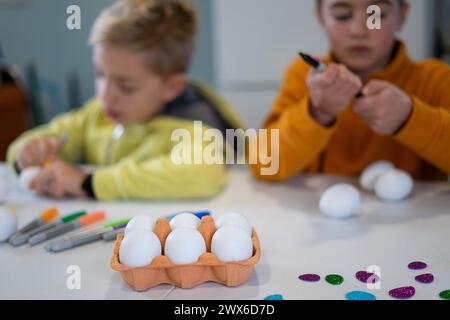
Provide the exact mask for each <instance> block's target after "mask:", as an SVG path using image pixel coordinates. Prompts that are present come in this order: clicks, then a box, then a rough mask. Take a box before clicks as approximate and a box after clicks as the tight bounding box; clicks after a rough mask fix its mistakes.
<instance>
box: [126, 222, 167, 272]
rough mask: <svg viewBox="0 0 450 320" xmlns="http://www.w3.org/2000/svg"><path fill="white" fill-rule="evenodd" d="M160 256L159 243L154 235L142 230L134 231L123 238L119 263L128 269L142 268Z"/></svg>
mask: <svg viewBox="0 0 450 320" xmlns="http://www.w3.org/2000/svg"><path fill="white" fill-rule="evenodd" d="M160 255H161V242H160V241H159V238H158V237H157V236H156V234H154V233H153V232H151V231H148V230H144V229H135V230H133V231H132V232H130V233H128V234H127V235H125V237H124V238H123V240H122V243H121V245H120V250H119V261H120V263H121V264H123V265H124V266H128V267H144V266H147V265H149V264H150V263H151V262H152V261H153V259H155V258H156V257H158V256H160Z"/></svg>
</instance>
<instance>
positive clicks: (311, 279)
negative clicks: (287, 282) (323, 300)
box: [298, 273, 320, 282]
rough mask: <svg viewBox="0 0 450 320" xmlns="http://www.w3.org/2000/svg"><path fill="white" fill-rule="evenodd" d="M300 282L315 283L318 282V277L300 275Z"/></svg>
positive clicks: (314, 275) (315, 275)
mask: <svg viewBox="0 0 450 320" xmlns="http://www.w3.org/2000/svg"><path fill="white" fill-rule="evenodd" d="M298 278H299V279H300V280H302V281H306V282H317V281H319V280H320V276H319V275H317V274H312V273H309V274H302V275H301V276H299V277H298Z"/></svg>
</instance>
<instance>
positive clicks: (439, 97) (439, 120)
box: [395, 62, 450, 174]
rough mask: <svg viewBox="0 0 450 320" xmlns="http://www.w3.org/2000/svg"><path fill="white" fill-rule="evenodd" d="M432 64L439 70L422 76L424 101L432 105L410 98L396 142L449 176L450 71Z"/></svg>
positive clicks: (446, 67)
mask: <svg viewBox="0 0 450 320" xmlns="http://www.w3.org/2000/svg"><path fill="white" fill-rule="evenodd" d="M434 64H439V65H440V66H439V68H430V73H431V74H430V76H428V77H427V76H423V78H425V79H426V81H427V88H428V91H427V97H426V99H427V101H431V103H426V102H424V101H423V100H421V99H419V98H417V97H416V96H414V95H413V96H412V101H413V110H412V114H411V116H410V118H409V120H408V122H407V123H406V125H405V126H404V127H403V128H402V130H400V132H399V133H397V134H396V135H395V139H396V140H398V141H399V142H401V143H403V144H404V145H406V146H408V147H409V148H411V149H412V150H414V151H415V152H417V154H418V155H419V156H421V157H422V158H424V159H425V160H427V161H428V162H430V163H431V164H433V165H434V166H436V167H437V168H439V169H440V170H442V171H443V172H445V173H447V174H450V95H449V94H448V92H449V91H450V68H449V67H448V65H445V64H443V63H440V62H434ZM418 81H422V80H421V79H420V80H418ZM424 99H425V98H424Z"/></svg>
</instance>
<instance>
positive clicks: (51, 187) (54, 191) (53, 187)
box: [47, 179, 64, 199]
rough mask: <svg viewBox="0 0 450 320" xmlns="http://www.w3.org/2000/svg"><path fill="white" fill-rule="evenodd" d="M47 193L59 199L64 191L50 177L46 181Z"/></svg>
mask: <svg viewBox="0 0 450 320" xmlns="http://www.w3.org/2000/svg"><path fill="white" fill-rule="evenodd" d="M47 194H49V195H50V196H52V197H54V198H57V199H61V198H63V197H64V191H63V189H62V188H61V186H60V185H59V184H58V183H57V182H56V180H55V179H52V180H50V181H49V182H48V190H47Z"/></svg>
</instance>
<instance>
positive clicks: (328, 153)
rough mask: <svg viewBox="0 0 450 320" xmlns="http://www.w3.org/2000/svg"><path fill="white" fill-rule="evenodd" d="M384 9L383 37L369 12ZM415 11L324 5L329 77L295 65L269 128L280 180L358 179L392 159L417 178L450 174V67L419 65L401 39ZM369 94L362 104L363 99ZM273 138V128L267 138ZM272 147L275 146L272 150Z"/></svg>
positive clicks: (356, 3)
mask: <svg viewBox="0 0 450 320" xmlns="http://www.w3.org/2000/svg"><path fill="white" fill-rule="evenodd" d="M372 4H376V5H378V6H379V8H380V9H381V29H375V30H369V28H368V26H367V19H368V15H367V8H368V7H369V5H372ZM408 10H409V4H408V3H407V1H406V0H381V1H372V0H362V1H361V0H322V1H317V17H318V20H319V22H320V24H321V26H322V27H323V29H324V30H325V33H326V35H327V37H328V40H329V42H330V46H331V54H330V55H329V56H328V57H326V58H325V59H324V60H323V61H324V63H325V64H327V68H326V70H325V72H323V73H320V72H318V71H315V70H313V69H312V68H311V67H310V66H309V65H307V64H306V63H305V62H304V61H302V60H300V59H297V60H296V61H294V63H293V64H292V65H291V66H290V68H289V69H288V71H287V74H286V79H285V81H284V84H283V86H282V88H281V92H280V94H279V96H278V98H277V99H276V101H275V103H274V105H273V108H272V111H271V113H270V115H269V117H268V119H267V121H266V122H265V128H267V129H278V130H279V136H280V139H279V163H280V165H279V166H280V169H279V171H278V173H277V174H276V175H272V176H263V175H261V173H260V172H261V170H260V169H261V167H264V165H262V164H261V163H258V164H256V165H253V166H252V169H253V171H254V173H255V175H256V176H258V177H259V178H261V179H264V180H269V181H282V180H285V179H288V178H290V177H292V176H294V175H297V174H298V173H300V172H311V173H318V172H319V173H326V174H342V175H358V174H360V173H361V172H362V170H363V169H364V168H365V167H366V166H367V165H369V164H370V163H372V162H374V161H377V160H382V159H383V160H389V161H391V162H393V163H394V164H395V165H396V166H397V167H398V168H400V169H403V170H406V171H408V172H409V173H410V174H412V175H413V176H414V177H415V178H418V179H446V177H447V175H449V174H450V95H449V92H450V67H449V66H448V65H446V64H444V63H442V62H439V61H437V60H427V61H424V62H421V63H416V62H413V61H411V59H410V58H409V56H408V53H407V48H406V45H405V44H404V43H402V42H401V41H399V40H398V39H397V38H396V33H397V32H398V31H399V30H400V29H401V28H402V26H403V25H404V23H405V21H406V19H407V15H408ZM359 91H362V93H363V97H362V98H360V99H356V98H355V95H357V93H358V92H359ZM269 131H270V130H269ZM269 147H270V145H269Z"/></svg>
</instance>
